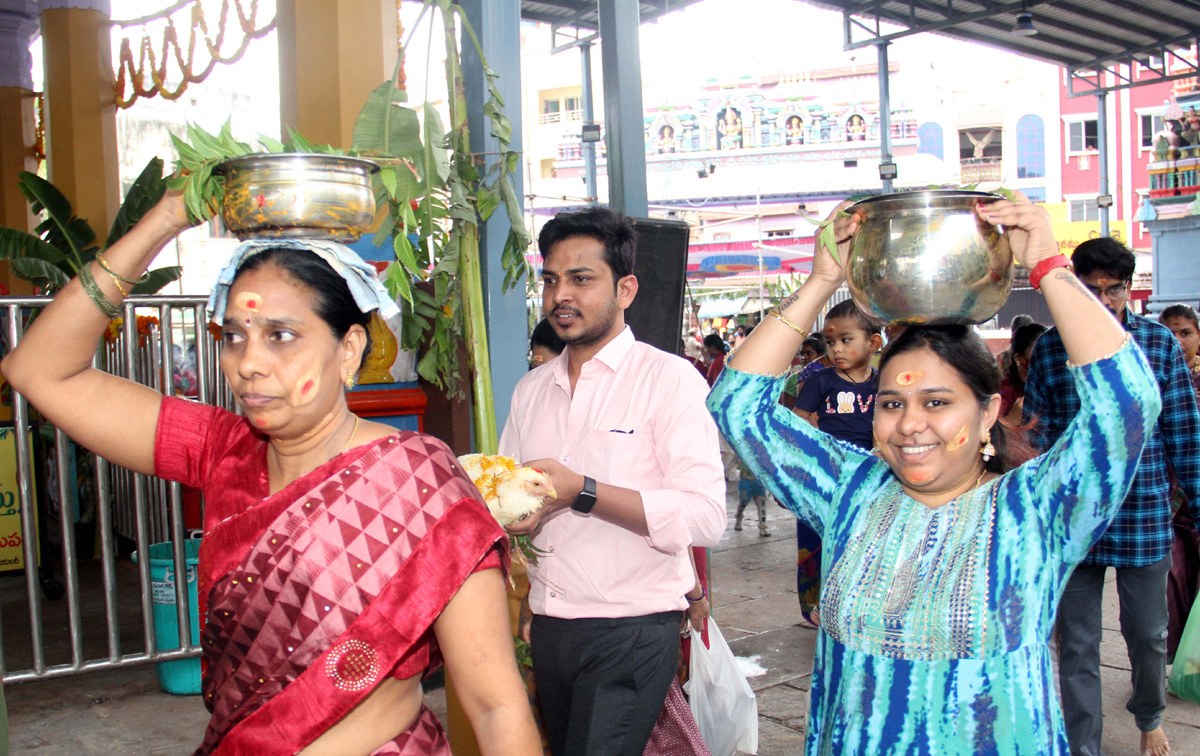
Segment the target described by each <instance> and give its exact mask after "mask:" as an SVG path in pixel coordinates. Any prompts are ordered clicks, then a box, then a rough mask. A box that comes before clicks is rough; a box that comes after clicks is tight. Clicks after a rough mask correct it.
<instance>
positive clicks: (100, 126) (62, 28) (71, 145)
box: [39, 0, 121, 238]
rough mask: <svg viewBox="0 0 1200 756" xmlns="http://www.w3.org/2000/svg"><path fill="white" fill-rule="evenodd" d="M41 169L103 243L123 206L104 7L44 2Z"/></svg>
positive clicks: (99, 1)
mask: <svg viewBox="0 0 1200 756" xmlns="http://www.w3.org/2000/svg"><path fill="white" fill-rule="evenodd" d="M39 7H40V8H41V23H42V45H43V48H44V51H45V52H44V55H43V57H44V59H45V68H46V74H45V81H46V93H45V113H46V169H47V173H48V174H49V178H50V181H51V183H53V184H54V185H55V186H56V187H58V189H59V191H61V192H62V193H63V194H64V195H65V196H66V198H67V199H68V200H70V202H71V205H72V206H73V207H74V209H75V214H76V215H78V216H79V217H80V218H84V219H86V220H87V221H88V222H89V223H90V224H91V226H92V228H94V229H95V230H96V234H97V235H98V236H100V237H101V238H103V237H104V236H107V232H108V229H109V226H111V224H112V222H113V219H114V218H116V215H117V208H119V207H120V205H121V197H120V193H121V185H120V178H119V176H118V172H117V121H116V115H117V107H116V104H115V97H116V89H115V84H114V77H113V67H112V45H111V43H110V41H109V39H110V37H109V34H110V31H109V29H110V27H109V5H108V2H107V0H42V2H40V3H39Z"/></svg>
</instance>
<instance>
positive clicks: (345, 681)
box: [196, 433, 507, 756]
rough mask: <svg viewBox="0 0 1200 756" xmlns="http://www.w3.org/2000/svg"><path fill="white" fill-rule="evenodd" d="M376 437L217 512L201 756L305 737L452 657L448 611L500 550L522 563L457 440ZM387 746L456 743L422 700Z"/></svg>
mask: <svg viewBox="0 0 1200 756" xmlns="http://www.w3.org/2000/svg"><path fill="white" fill-rule="evenodd" d="M363 448H365V451H362V450H361V449H359V450H352V451H351V452H349V453H348V454H345V455H341V456H339V457H338V458H335V459H334V460H333V461H331V462H330V463H329V464H327V465H325V466H323V467H321V468H319V469H318V470H315V471H313V473H310V474H309V475H306V476H305V477H303V478H301V479H300V480H298V481H296V482H295V483H293V484H292V485H290V486H288V487H287V488H285V489H283V490H281V491H279V492H278V493H276V494H273V495H271V496H269V497H267V498H266V499H264V500H263V501H262V502H260V503H259V504H257V505H255V506H253V507H251V508H249V509H245V510H244V511H242V512H239V513H234V514H231V515H229V516H228V517H225V518H223V519H222V518H221V513H220V512H219V511H217V512H210V513H207V514H209V515H210V518H209V522H210V523H212V524H211V527H210V529H209V532H208V533H206V535H205V538H204V542H203V545H202V547H201V551H200V581H201V584H200V589H201V595H202V596H206V597H207V608H206V609H205V608H204V607H202V609H201V611H202V613H203V614H202V616H204V618H205V623H204V627H203V629H202V632H201V643H202V645H203V649H204V660H205V662H206V673H205V677H204V701H205V704H206V705H207V706H208V707H209V708H210V709H211V711H212V713H213V717H212V720H211V722H210V723H209V726H208V731H207V733H206V734H205V738H204V743H203V745H201V747H200V749H199V750H198V751H197V752H196V754H197V756H206V755H207V754H216V755H217V756H240V755H242V754H245V755H247V756H249V755H250V754H253V756H272V755H274V754H279V756H284V755H285V754H287V755H290V754H294V753H296V752H297V751H299V750H301V749H303V748H304V747H305V746H307V745H308V744H310V743H312V742H313V741H314V740H316V739H317V738H318V737H319V736H320V735H321V734H322V733H324V732H325V731H327V730H328V729H329V728H330V727H332V726H333V725H334V724H336V723H337V722H338V721H340V720H341V719H342V718H343V717H344V716H345V715H346V714H347V713H348V712H349V711H350V710H351V709H353V708H354V707H355V706H357V705H358V704H359V703H361V702H362V701H363V700H364V699H365V698H366V697H367V696H368V695H369V694H370V693H371V692H372V691H373V690H374V689H375V686H376V685H378V684H379V683H380V682H381V681H383V680H385V679H387V678H389V677H403V678H407V677H411V676H412V675H414V674H419V673H422V672H424V671H426V670H427V669H430V668H432V667H434V666H436V664H437V659H438V655H437V651H436V644H435V643H434V642H433V640H432V629H431V628H432V625H433V623H434V621H435V620H436V619H437V617H438V615H439V614H440V613H441V611H442V609H444V608H445V606H446V604H447V603H449V601H450V599H451V598H452V597H453V596H454V594H455V592H456V591H457V590H458V589H459V587H460V586H461V585H462V584H463V582H464V581H465V580H466V579H467V578H468V577H469V576H470V575H471V574H472V573H473V572H474V571H476V569H477V568H478V567H479V566H480V563H481V561H482V560H485V558H488V557H489V554H490V553H491V551H492V549H500V553H501V554H502V557H501V559H500V560H495V563H497V564H499V563H500V561H503V562H504V564H503V565H501V566H503V567H504V568H507V552H506V551H505V549H506V547H507V539H505V537H504V533H503V531H502V530H501V529H500V527H499V526H498V525H497V524H496V522H495V520H494V519H493V518H492V517H491V515H490V514H489V513H488V511H487V508H486V507H485V506H484V505H483V504H482V503H480V502H479V500H478V497H479V494H478V492H477V491H476V489H475V487H474V486H473V485H472V484H471V482H470V481H469V480H468V479H467V478H466V477H465V476H464V475H463V473H462V471H461V470H459V469H458V467H457V460H455V458H454V457H453V456H452V455H451V454H450V452H449V450H448V449H447V448H446V447H445V446H444V445H443V444H441V443H440V442H438V441H436V440H435V439H432V438H429V437H426V436H423V435H420V434H416V433H403V434H401V435H399V436H391V437H388V438H385V439H381V440H379V441H377V442H374V443H372V444H369V445H367V446H366V447H363ZM356 452H358V456H357V458H355V455H356ZM348 460H349V461H348ZM214 520H215V522H214ZM493 559H494V557H493ZM376 753H377V754H408V753H411V754H416V753H422V754H429V753H448V751H447V749H446V747H445V737H444V735H443V734H442V731H441V727H440V726H439V725H438V723H437V720H436V719H435V718H434V717H433V715H432V714H431V713H430V712H429V711H428V709H422V710H421V713H420V715H419V716H418V717H417V720H416V721H415V722H414V723H413V724H412V726H411V727H410V728H409V729H408V730H406V731H405V732H404V733H402V734H401V735H400V736H398V737H397V738H396V739H395V740H393V741H392V742H390V743H388V744H386V745H384V746H381V747H380V748H379V749H378V750H377V751H376Z"/></svg>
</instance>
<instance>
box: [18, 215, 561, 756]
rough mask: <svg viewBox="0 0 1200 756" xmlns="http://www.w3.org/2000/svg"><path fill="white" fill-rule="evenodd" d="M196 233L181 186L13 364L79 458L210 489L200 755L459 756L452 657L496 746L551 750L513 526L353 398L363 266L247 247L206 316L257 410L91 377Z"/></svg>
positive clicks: (95, 267)
mask: <svg viewBox="0 0 1200 756" xmlns="http://www.w3.org/2000/svg"><path fill="white" fill-rule="evenodd" d="M186 225H187V223H186V220H185V216H184V213H183V209H182V203H181V202H180V200H179V198H178V197H177V196H175V195H169V196H168V197H167V198H165V199H164V200H163V201H162V202H161V203H159V205H158V206H157V207H155V208H154V209H153V210H151V211H150V212H149V213H147V215H146V216H145V217H144V218H143V219H142V220H141V221H140V222H139V223H138V224H137V226H135V227H134V228H133V229H132V230H131V231H130V232H129V233H128V234H126V235H125V237H123V238H122V240H121V241H120V242H118V243H117V244H115V245H114V246H113V247H112V248H110V249H109V250H108V251H107V252H106V253H105V254H106V258H107V259H103V258H102V259H101V260H98V261H97V262H96V263H92V264H90V265H89V266H87V268H86V269H85V270H84V271H83V272H82V273H81V277H80V279H76V280H74V281H72V282H71V283H70V284H69V285H68V286H67V287H66V288H64V289H63V290H62V291H61V292H60V293H59V294H58V295H57V296H56V298H55V301H54V302H53V303H52V304H51V305H50V306H49V307H47V308H46V309H45V310H44V311H43V313H42V314H41V315H40V316H39V317H38V318H37V320H36V321H35V322H34V324H33V325H32V326H31V327H30V330H29V332H28V333H27V334H26V336H25V338H24V339H23V340H22V342H21V344H20V346H19V347H18V348H17V349H15V350H14V351H13V352H12V353H11V354H10V355H9V356H8V357H6V358H5V360H4V362H3V365H2V369H3V371H4V374H5V376H6V377H7V378H8V380H9V381H10V383H12V385H13V386H14V387H15V388H16V389H17V390H18V391H20V392H21V393H22V394H24V395H25V397H26V398H27V399H28V400H29V401H30V402H31V403H33V404H34V405H35V406H36V407H37V408H38V409H39V410H41V411H42V412H43V413H44V414H45V415H46V416H47V417H48V418H49V419H50V420H51V421H52V422H54V423H55V425H57V426H58V427H60V428H62V429H63V430H64V431H66V432H67V433H68V434H70V435H71V436H72V437H73V438H74V439H75V440H76V441H78V442H79V443H82V444H83V445H84V446H86V447H87V448H89V449H92V450H93V451H95V452H97V453H99V454H101V455H102V456H104V457H106V458H107V459H109V460H111V461H112V462H115V463H116V464H120V465H123V466H125V467H127V468H129V469H132V470H134V471H137V472H141V473H145V474H157V475H161V476H163V477H166V478H170V479H172V480H178V481H181V482H183V483H186V484H188V485H192V486H196V487H198V488H200V489H201V490H203V492H204V493H205V499H206V510H205V523H204V526H205V538H204V541H203V545H202V547H201V555H200V581H201V584H200V595H201V596H202V597H203V598H202V606H201V617H202V622H201V626H202V632H201V645H202V646H203V650H204V660H205V662H206V664H205V667H206V670H205V676H204V702H205V704H206V705H207V706H208V708H209V709H210V710H211V711H212V713H213V716H212V720H211V722H210V723H209V727H208V731H207V733H206V735H205V738H204V742H203V744H202V745H201V746H200V748H199V750H198V751H197V754H218V755H221V756H226V755H228V756H233V755H235V754H238V755H240V754H247V755H249V754H253V755H254V756H266V755H269V754H280V755H281V756H282V755H283V754H289V755H290V754H297V753H300V754H303V755H304V756H325V755H326V754H338V755H339V756H352V755H355V756H368V755H372V756H382V755H383V754H405V755H408V754H439V756H441V755H445V756H448V754H449V749H448V748H447V746H446V741H445V738H444V736H443V734H442V730H441V727H440V725H439V724H438V722H437V720H436V719H435V718H434V717H433V716H432V714H430V712H429V710H428V709H426V708H425V707H424V705H423V702H422V693H421V687H420V679H421V677H422V676H423V675H424V674H426V673H427V672H429V671H431V670H433V669H435V668H436V667H437V666H438V665H439V664H440V663H441V660H442V659H443V658H444V659H445V661H446V665H447V668H448V671H449V674H450V677H451V679H452V680H453V681H454V684H455V688H456V690H457V692H458V694H459V698H460V701H461V703H462V705H463V709H464V710H465V711H466V713H467V715H468V717H469V718H470V720H471V722H472V725H473V727H474V728H475V732H476V736H477V739H478V741H479V743H480V744H481V746H482V748H483V752H484V753H485V754H487V755H488V756H491V755H492V754H496V755H499V754H505V755H508V754H513V755H516V754H520V755H521V756H533V754H537V753H539V752H540V748H539V747H538V746H539V744H538V741H537V735H536V730H535V728H534V725H533V720H532V716H531V714H530V711H529V706H528V704H527V701H526V697H525V692H524V689H523V687H522V684H521V680H520V676H519V674H518V672H517V667H516V662H515V659H514V656H513V649H512V638H511V636H510V634H509V630H508V614H507V608H506V600H505V595H504V577H503V575H502V571H503V570H505V569H507V562H508V555H507V540H506V538H505V536H504V533H503V531H502V530H501V529H500V528H499V526H498V525H497V524H496V522H495V521H494V520H493V519H492V518H491V516H490V515H489V514H488V512H487V509H486V507H485V506H484V505H483V504H482V503H481V502H480V501H479V494H478V492H477V491H476V490H475V488H474V486H473V485H472V484H471V482H470V481H469V479H467V478H466V476H464V475H463V473H462V471H461V470H459V469H458V467H457V462H456V460H455V458H454V456H453V455H452V454H451V452H450V450H449V449H448V448H447V447H446V446H445V445H444V444H442V443H441V442H439V441H437V440H436V439H433V438H430V437H428V436H423V435H421V434H416V433H411V432H406V433H399V434H397V432H396V431H395V430H394V429H393V428H391V427H389V426H386V425H381V424H378V423H373V422H363V421H360V419H359V418H357V417H355V416H354V415H353V414H352V413H350V411H349V409H348V407H347V405H346V400H345V394H344V391H343V384H346V385H352V384H353V379H354V375H355V374H356V373H357V371H358V369H359V367H360V365H361V362H362V358H363V355H364V354H365V353H366V351H367V350H368V349H369V348H370V345H369V337H368V335H367V330H366V325H367V323H368V318H369V311H370V310H372V309H374V308H376V307H378V308H379V309H380V312H381V314H383V313H384V310H386V309H388V308H389V307H390V308H392V309H394V307H395V303H394V302H392V301H390V299H389V298H388V297H387V295H386V292H384V291H383V290H382V287H379V285H378V282H377V281H374V280H373V279H368V278H364V277H363V273H362V272H361V271H357V272H356V268H358V267H360V266H361V261H358V262H357V264H356V263H355V261H354V260H352V259H351V257H349V256H348V255H347V253H348V250H346V252H345V253H343V252H342V250H344V248H340V249H337V247H338V246H339V245H331V244H324V245H321V244H316V245H312V246H313V247H314V249H313V251H311V252H305V251H294V250H287V251H278V250H267V251H261V250H248V251H247V250H243V251H242V252H241V253H240V257H239V258H238V259H237V260H236V261H235V268H236V275H234V272H233V270H231V271H230V275H229V278H230V279H232V280H231V281H228V280H226V281H224V285H226V286H227V287H228V288H227V289H225V290H222V289H221V288H220V286H221V285H220V284H219V288H218V294H220V295H221V296H214V301H216V302H217V303H218V304H219V305H220V307H219V309H214V311H213V313H212V314H213V316H214V320H215V321H216V322H217V323H222V319H223V324H222V332H223V340H224V348H223V350H222V355H221V369H222V372H223V373H224V375H225V378H226V380H227V381H228V382H229V384H230V387H231V388H232V390H233V393H234V395H235V396H236V397H237V398H238V401H239V403H240V405H241V408H242V410H243V412H244V416H238V415H234V414H232V413H229V412H226V411H224V410H221V409H217V408H213V407H207V406H203V405H197V404H194V403H191V402H187V401H183V400H178V399H174V398H164V397H162V396H160V395H159V394H158V393H157V392H155V391H153V390H152V389H149V388H147V387H144V386H141V385H138V384H135V383H131V382H129V381H125V380H122V379H119V378H116V377H114V376H111V375H108V374H106V373H103V372H100V371H98V370H95V369H93V368H92V367H91V360H92V355H93V354H94V352H95V348H96V345H97V343H98V341H99V339H100V337H101V335H102V332H103V330H104V328H105V326H106V325H107V323H108V316H107V314H106V310H108V311H109V312H111V307H108V308H106V307H105V305H106V304H108V305H113V304H115V303H118V302H119V301H120V299H121V298H122V297H123V296H124V295H125V293H126V291H127V288H128V287H127V284H128V283H129V282H130V281H136V280H137V278H138V277H139V276H140V275H141V274H142V272H143V271H144V270H145V269H146V267H147V266H148V264H149V263H150V261H151V260H152V259H153V258H154V256H155V255H156V254H157V253H158V251H159V250H161V249H162V247H163V245H164V244H166V242H167V241H168V240H170V239H171V238H172V237H174V236H175V235H176V234H177V233H179V231H181V230H182V229H183V228H185V227H186ZM285 246H286V244H285ZM300 246H304V245H300ZM318 248H319V249H318ZM331 249H332V250H333V251H332V253H331V254H332V256H330V255H327V254H325V253H326V252H329V251H330V250H331ZM348 254H352V253H348ZM122 282H124V284H126V285H123V283H122ZM372 298H375V299H376V301H375V302H374V304H372V303H371V302H370V301H369V300H371V299H372ZM105 300H107V302H105Z"/></svg>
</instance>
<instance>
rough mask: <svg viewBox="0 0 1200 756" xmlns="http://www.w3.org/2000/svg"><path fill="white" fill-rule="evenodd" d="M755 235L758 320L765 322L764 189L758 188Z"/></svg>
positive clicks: (755, 198) (756, 194)
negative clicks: (756, 240)
mask: <svg viewBox="0 0 1200 756" xmlns="http://www.w3.org/2000/svg"><path fill="white" fill-rule="evenodd" d="M754 235H755V237H756V238H757V239H758V243H757V244H755V245H754V247H755V249H757V250H758V322H759V323H761V322H763V318H765V317H766V314H765V313H764V312H763V299H765V298H766V296H767V282H766V279H765V278H764V276H763V259H762V257H763V255H762V248H763V243H762V190H761V189H758V190H756V191H755V192H754Z"/></svg>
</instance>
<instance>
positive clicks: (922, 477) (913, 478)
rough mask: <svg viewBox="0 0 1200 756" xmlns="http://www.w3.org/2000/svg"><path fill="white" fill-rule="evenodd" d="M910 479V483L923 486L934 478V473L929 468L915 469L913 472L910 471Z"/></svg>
mask: <svg viewBox="0 0 1200 756" xmlns="http://www.w3.org/2000/svg"><path fill="white" fill-rule="evenodd" d="M908 480H909V482H910V483H915V484H916V485H918V486H922V485H925V484H926V483H928V482H929V481H931V480H933V473H931V472H930V471H929V470H913V471H912V472H911V473H909V475H908Z"/></svg>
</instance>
